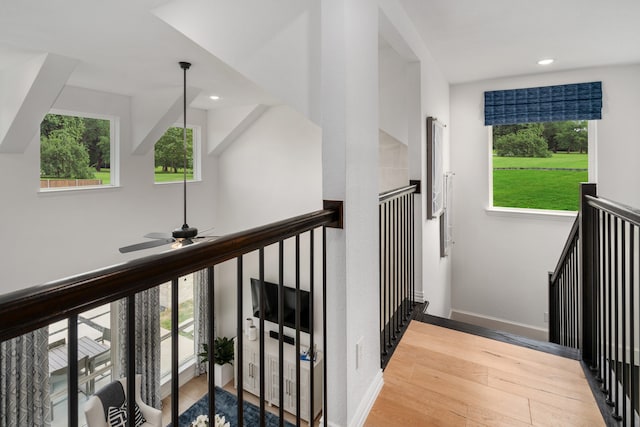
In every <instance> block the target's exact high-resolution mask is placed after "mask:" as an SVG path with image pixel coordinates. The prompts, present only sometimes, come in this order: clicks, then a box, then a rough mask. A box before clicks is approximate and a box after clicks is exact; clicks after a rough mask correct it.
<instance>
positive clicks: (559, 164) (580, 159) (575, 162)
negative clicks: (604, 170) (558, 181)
mask: <svg viewBox="0 0 640 427" xmlns="http://www.w3.org/2000/svg"><path fill="white" fill-rule="evenodd" d="M587 156H588V154H573V153H571V154H567V153H556V154H554V155H553V156H552V157H547V158H539V157H498V156H493V167H494V168H571V169H586V168H587V165H588V159H587Z"/></svg>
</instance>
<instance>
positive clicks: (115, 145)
mask: <svg viewBox="0 0 640 427" xmlns="http://www.w3.org/2000/svg"><path fill="white" fill-rule="evenodd" d="M47 114H57V115H61V116H74V117H84V118H87V119H98V120H109V138H110V142H111V148H110V149H109V165H110V168H109V174H110V177H109V184H108V185H87V186H83V187H59V188H38V193H40V194H48V193H49V194H50V193H60V192H74V191H75V192H78V191H80V192H82V191H95V190H106V189H113V188H117V187H120V118H119V117H117V116H111V115H108V114H93V113H86V112H79V111H72V110H62V109H58V108H52V109H51V110H49V111H48V113H47ZM39 144H40V130H39V126H38V146H39ZM38 150H39V148H38ZM40 160H41V159H40V153H38V171H40ZM38 182H39V177H38Z"/></svg>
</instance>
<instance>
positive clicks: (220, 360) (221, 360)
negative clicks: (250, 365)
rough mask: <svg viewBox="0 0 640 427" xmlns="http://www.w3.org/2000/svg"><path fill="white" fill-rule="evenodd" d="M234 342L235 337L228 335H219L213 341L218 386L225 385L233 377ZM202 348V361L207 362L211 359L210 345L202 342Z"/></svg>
mask: <svg viewBox="0 0 640 427" xmlns="http://www.w3.org/2000/svg"><path fill="white" fill-rule="evenodd" d="M233 344H234V343H233V339H230V338H227V337H217V338H216V339H215V340H214V342H213V356H214V360H215V365H214V369H215V384H216V386H218V387H224V386H225V385H226V384H227V383H228V382H229V381H231V380H232V379H233V366H232V364H233V355H234V353H233V347H234V345H233ZM202 350H203V351H202V353H200V354H198V356H199V357H200V362H201V363H206V362H208V361H209V345H208V344H202ZM208 373H209V371H207V374H208Z"/></svg>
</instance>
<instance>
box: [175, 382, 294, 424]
mask: <svg viewBox="0 0 640 427" xmlns="http://www.w3.org/2000/svg"><path fill="white" fill-rule="evenodd" d="M215 394H216V413H217V414H218V415H220V416H224V417H225V419H226V420H227V421H229V424H230V426H231V427H238V409H237V407H238V404H237V399H236V397H235V396H234V395H233V394H231V393H229V392H228V391H226V390H223V389H221V388H219V387H216V393H215ZM208 411H209V395H208V394H207V395H205V396H204V397H202V398H201V399H200V400H198V401H197V402H196V403H194V404H193V405H191V407H190V408H189V409H187V410H186V411H184V412H183V413H182V414H181V415H180V417H179V418H178V423H179V424H180V427H190V426H191V423H192V422H193V421H194V420H195V419H196V418H197V417H198V415H203V414H207V412H208ZM265 421H266V426H267V427H278V426H279V425H280V419H279V417H278V416H277V415H274V414H272V413H271V412H267V413H266V414H265ZM244 425H245V426H246V427H259V426H260V408H259V407H257V406H255V405H253V404H251V403H249V402H247V401H245V402H244ZM284 425H285V426H286V427H294V426H293V424H291V423H289V422H287V421H285V422H284ZM169 426H171V424H169Z"/></svg>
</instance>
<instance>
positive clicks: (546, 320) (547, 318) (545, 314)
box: [544, 311, 549, 323]
mask: <svg viewBox="0 0 640 427" xmlns="http://www.w3.org/2000/svg"><path fill="white" fill-rule="evenodd" d="M544 323H549V312H548V311H545V312H544Z"/></svg>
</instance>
